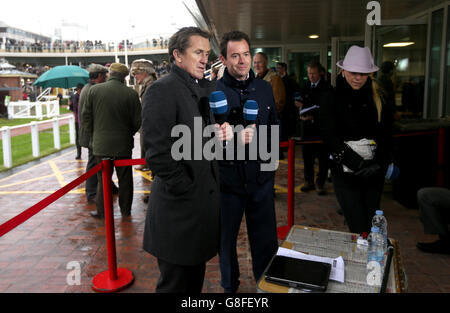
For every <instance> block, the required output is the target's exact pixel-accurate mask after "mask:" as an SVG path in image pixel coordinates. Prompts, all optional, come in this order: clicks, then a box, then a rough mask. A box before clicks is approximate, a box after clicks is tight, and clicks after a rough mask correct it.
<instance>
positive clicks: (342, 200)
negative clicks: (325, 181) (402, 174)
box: [332, 170, 384, 234]
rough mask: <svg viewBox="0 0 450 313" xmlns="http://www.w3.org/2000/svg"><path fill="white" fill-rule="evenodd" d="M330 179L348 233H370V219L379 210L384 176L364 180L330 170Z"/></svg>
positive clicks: (351, 174)
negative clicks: (348, 230) (331, 178)
mask: <svg viewBox="0 0 450 313" xmlns="http://www.w3.org/2000/svg"><path fill="white" fill-rule="evenodd" d="M332 177H333V185H334V191H335V193H336V198H337V200H338V202H339V205H340V206H341V208H342V210H343V211H344V217H345V220H346V222H347V225H348V228H349V229H350V232H352V233H357V234H362V233H363V232H366V233H370V229H371V227H372V217H373V216H374V215H375V211H376V210H379V209H380V202H381V195H382V193H383V187H384V175H381V174H380V175H376V176H373V177H371V178H366V179H364V178H360V177H357V176H356V175H354V174H353V173H342V172H340V171H338V170H332Z"/></svg>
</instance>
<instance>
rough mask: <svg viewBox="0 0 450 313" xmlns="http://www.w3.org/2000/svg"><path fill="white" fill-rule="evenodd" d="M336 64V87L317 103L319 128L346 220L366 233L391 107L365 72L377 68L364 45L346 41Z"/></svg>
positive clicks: (386, 157) (375, 203) (375, 206)
mask: <svg viewBox="0 0 450 313" xmlns="http://www.w3.org/2000/svg"><path fill="white" fill-rule="evenodd" d="M337 65H338V66H339V67H340V68H341V69H342V72H341V74H340V75H339V76H338V77H337V80H336V90H335V92H334V94H331V93H330V94H328V95H327V97H329V98H331V101H322V102H321V106H320V120H321V132H322V137H323V140H324V142H325V144H326V146H327V148H328V149H329V152H330V155H331V157H330V158H331V159H333V162H332V163H333V165H332V169H331V171H332V177H333V184H334V190H335V193H336V197H337V200H338V202H339V205H340V206H341V208H342V210H343V212H344V216H345V219H346V222H347V225H348V227H349V229H350V231H351V232H353V233H359V234H362V233H364V232H366V233H369V232H370V228H371V219H372V217H373V215H375V211H376V210H379V209H380V200H381V195H382V192H383V185H384V177H385V173H386V169H387V166H388V165H389V164H390V162H391V159H392V158H391V155H392V153H391V152H392V143H391V139H392V112H390V111H391V110H390V109H389V107H388V106H387V105H386V104H385V103H386V101H385V97H384V96H383V94H384V92H383V91H382V90H381V89H380V87H379V86H378V85H377V84H376V83H375V81H374V80H373V79H372V77H371V76H372V74H373V73H375V72H376V71H378V69H379V68H378V67H377V66H376V65H375V64H374V62H373V57H372V55H371V53H370V50H369V49H368V48H361V47H358V46H352V47H351V48H350V49H349V50H348V52H347V54H346V56H345V58H344V60H342V61H339V62H338V63H337Z"/></svg>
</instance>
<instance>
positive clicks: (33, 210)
mask: <svg viewBox="0 0 450 313" xmlns="http://www.w3.org/2000/svg"><path fill="white" fill-rule="evenodd" d="M101 169H102V164H97V165H96V166H95V167H93V168H92V169H90V170H89V171H88V172H86V173H84V174H83V175H81V176H80V177H78V178H76V179H75V180H73V181H72V182H70V183H68V184H67V185H65V186H64V187H62V188H61V189H59V190H57V191H55V192H54V193H52V194H51V195H49V196H48V197H46V198H45V199H43V200H41V201H39V202H38V203H36V204H35V205H33V206H32V207H30V208H29V209H27V210H25V211H24V212H22V213H20V214H19V215H17V216H15V217H13V218H12V219H10V220H9V221H7V222H5V223H3V224H2V225H0V237H2V236H3V235H4V234H6V233H8V232H9V231H11V230H12V229H14V228H16V227H17V226H19V225H20V224H22V223H23V222H25V221H26V220H28V219H29V218H31V217H32V216H34V215H35V214H37V213H39V212H40V211H41V210H43V209H45V208H46V207H47V206H49V205H50V204H52V203H53V202H55V201H56V200H58V199H59V198H61V197H62V196H64V195H65V194H66V193H68V192H69V191H70V190H72V189H73V188H75V187H76V186H78V185H80V184H81V183H82V182H84V181H85V180H86V179H88V178H89V177H91V176H92V175H95V174H96V173H97V172H98V171H100V170H101Z"/></svg>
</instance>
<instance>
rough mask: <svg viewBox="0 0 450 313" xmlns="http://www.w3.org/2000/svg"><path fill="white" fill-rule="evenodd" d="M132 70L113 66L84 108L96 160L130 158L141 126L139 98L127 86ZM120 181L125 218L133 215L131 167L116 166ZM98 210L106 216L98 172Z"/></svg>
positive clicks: (101, 215)
mask: <svg viewBox="0 0 450 313" xmlns="http://www.w3.org/2000/svg"><path fill="white" fill-rule="evenodd" d="M128 73H129V70H128V67H126V66H125V65H124V64H120V63H113V64H111V66H110V68H109V74H110V77H109V78H108V80H107V82H105V83H103V84H98V85H95V86H92V87H91V89H90V90H89V93H88V95H87V99H86V104H85V106H84V108H83V112H82V113H81V116H82V123H83V127H84V128H85V130H86V133H87V134H91V135H90V136H89V137H92V149H93V153H94V155H95V158H96V160H97V163H99V162H101V161H102V159H104V158H112V159H131V154H132V149H133V147H134V138H133V136H134V134H135V133H136V132H137V131H138V130H139V128H140V127H141V103H140V101H139V95H138V94H137V92H136V91H134V90H133V89H131V88H129V87H127V86H126V85H125V77H126V76H127V75H128ZM116 172H117V177H118V178H119V206H120V212H121V213H122V216H129V215H130V214H131V205H132V203H133V173H132V169H131V167H130V166H122V167H116ZM97 178H98V184H97V199H96V205H97V211H93V212H91V215H92V216H94V217H100V218H103V217H104V207H103V183H102V173H101V172H98V173H97Z"/></svg>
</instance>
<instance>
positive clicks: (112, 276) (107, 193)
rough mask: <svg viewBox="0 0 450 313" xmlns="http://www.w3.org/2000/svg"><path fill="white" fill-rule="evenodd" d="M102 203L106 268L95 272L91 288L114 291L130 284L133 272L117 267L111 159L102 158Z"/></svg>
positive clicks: (99, 290) (100, 290) (132, 279)
mask: <svg viewBox="0 0 450 313" xmlns="http://www.w3.org/2000/svg"><path fill="white" fill-rule="evenodd" d="M102 164H103V172H102V178H103V203H104V208H105V229H106V246H107V249H108V268H109V269H108V270H107V271H104V272H101V273H100V274H97V275H96V276H95V277H94V279H93V280H92V288H93V289H94V290H95V291H98V292H116V291H119V290H122V289H125V288H127V287H128V286H130V285H131V284H132V283H133V281H134V276H133V273H132V272H131V271H130V270H128V269H126V268H117V259H116V239H115V233H114V212H113V205H112V192H111V175H112V164H113V160H111V159H103V161H102Z"/></svg>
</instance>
